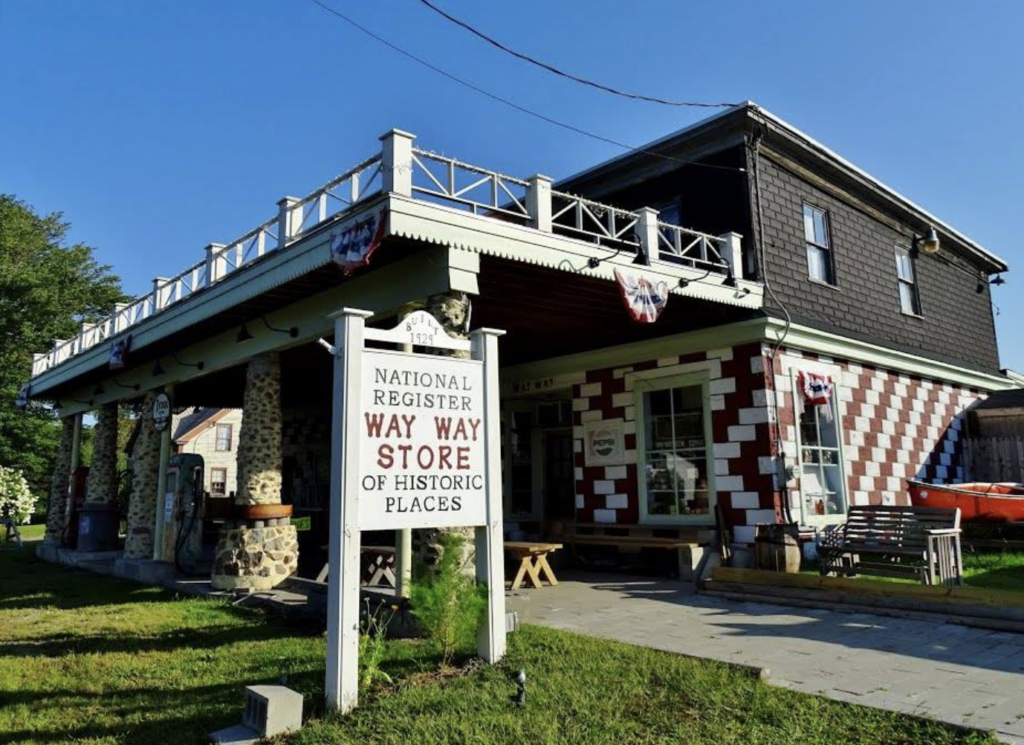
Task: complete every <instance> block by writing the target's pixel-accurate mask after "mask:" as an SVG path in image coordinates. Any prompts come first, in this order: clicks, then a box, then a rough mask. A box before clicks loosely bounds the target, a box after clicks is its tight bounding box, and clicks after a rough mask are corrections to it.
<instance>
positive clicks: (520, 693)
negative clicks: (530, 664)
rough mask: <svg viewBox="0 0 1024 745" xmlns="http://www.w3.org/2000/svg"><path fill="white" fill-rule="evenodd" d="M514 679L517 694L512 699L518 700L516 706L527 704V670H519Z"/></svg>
mask: <svg viewBox="0 0 1024 745" xmlns="http://www.w3.org/2000/svg"><path fill="white" fill-rule="evenodd" d="M512 680H514V681H515V684H516V695H515V696H513V697H512V700H513V701H515V702H516V706H526V671H525V670H520V671H518V672H517V673H516V674H515V675H514V676H513V677H512Z"/></svg>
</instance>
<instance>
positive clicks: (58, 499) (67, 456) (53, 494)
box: [44, 415, 80, 546]
mask: <svg viewBox="0 0 1024 745" xmlns="http://www.w3.org/2000/svg"><path fill="white" fill-rule="evenodd" d="M79 416H80V415H75V416H69V417H64V418H63V419H61V433H60V447H59V448H58V450H57V463H56V464H55V465H54V467H53V477H52V479H51V481H50V505H49V508H48V510H47V514H46V536H45V538H44V543H45V544H47V545H50V546H59V545H60V544H61V543H63V539H64V530H65V528H67V522H66V520H67V503H68V488H69V486H70V482H71V458H72V451H73V450H74V440H75V427H76V420H77V419H78V417H79Z"/></svg>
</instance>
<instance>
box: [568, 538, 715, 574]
mask: <svg viewBox="0 0 1024 745" xmlns="http://www.w3.org/2000/svg"><path fill="white" fill-rule="evenodd" d="M573 527H575V528H576V529H575V530H573V529H569V530H567V531H566V532H565V533H564V534H563V535H561V536H559V540H561V541H562V542H563V543H566V544H568V545H569V548H570V549H571V550H572V557H573V563H575V564H579V552H578V551H577V550H576V549H577V546H613V547H615V548H618V549H624V550H627V551H628V550H632V551H639V550H640V549H643V548H653V549H661V550H665V551H675V552H676V554H677V558H676V561H677V562H678V571H679V576H680V577H681V578H682V577H686V576H688V575H689V574H690V571H691V566H690V561H691V560H690V555H689V554H690V552H691V551H692V550H693V549H696V548H698V547H699V546H700V543H698V541H697V540H696V539H688V538H663V537H658V536H653V535H636V534H633V533H631V534H629V535H609V534H607V533H603V532H602V533H597V532H594V533H581V532H579V530H578V529H579V528H581V527H582V528H584V529H590V530H608V529H613V530H621V529H622V526H606V525H595V526H583V525H576V526H573ZM644 530H646V531H649V530H651V529H650V528H646V529H644Z"/></svg>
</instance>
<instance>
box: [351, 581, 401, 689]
mask: <svg viewBox="0 0 1024 745" xmlns="http://www.w3.org/2000/svg"><path fill="white" fill-rule="evenodd" d="M363 602H364V604H365V606H366V609H365V611H364V613H363V618H362V624H361V628H360V629H359V685H360V686H361V687H362V688H364V689H367V690H369V689H371V688H373V686H374V684H375V683H376V682H377V680H378V679H379V680H383V681H384V682H385V683H388V684H390V683H391V682H392V680H391V676H390V675H388V674H387V673H386V672H384V670H382V669H381V663H383V662H384V659H385V657H387V635H388V624H389V623H391V619H392V618H394V616H395V612H396V611H397V610H398V606H397V605H392V606H388V605H385V604H380V605H378V606H377V608H376V610H371V608H370V600H369V598H367V599H366V600H364V601H363Z"/></svg>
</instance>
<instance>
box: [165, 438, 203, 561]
mask: <svg viewBox="0 0 1024 745" xmlns="http://www.w3.org/2000/svg"><path fill="white" fill-rule="evenodd" d="M203 471H204V466H203V456H201V455H195V454H193V453H178V454H177V455H172V456H171V460H170V462H169V463H168V465H167V491H166V492H165V493H164V504H163V509H164V534H163V540H164V544H163V550H164V554H163V555H164V556H166V557H168V558H171V557H173V561H174V563H175V566H176V567H177V569H178V571H180V572H183V573H189V572H191V571H194V570H195V568H196V566H197V565H198V564H199V561H200V559H201V558H202V548H203V514H202V513H203V496H204V492H203V484H204V477H203Z"/></svg>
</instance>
